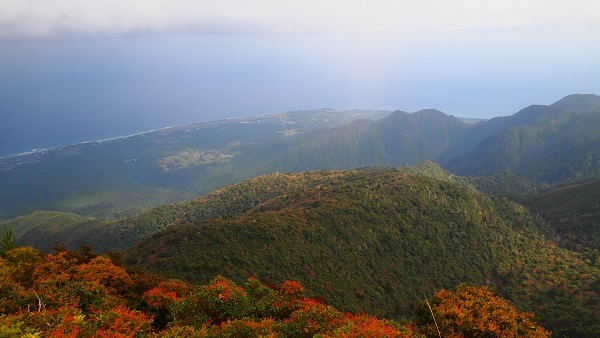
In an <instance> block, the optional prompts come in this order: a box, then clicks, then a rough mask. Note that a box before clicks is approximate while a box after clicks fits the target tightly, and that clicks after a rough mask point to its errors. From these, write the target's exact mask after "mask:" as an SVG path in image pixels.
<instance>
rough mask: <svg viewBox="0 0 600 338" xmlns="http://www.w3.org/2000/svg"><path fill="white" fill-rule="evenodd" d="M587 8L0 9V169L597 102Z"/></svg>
mask: <svg viewBox="0 0 600 338" xmlns="http://www.w3.org/2000/svg"><path fill="white" fill-rule="evenodd" d="M599 36H600V1H597V0H587V1H585V0H572V1H564V0H563V1H542V0H537V1H526V0H505V1H482V0H478V1H475V0H470V1H469V0H455V1H442V0H420V1H401V0H396V1H381V0H371V1H364V0H363V1H354V0H346V1H341V0H340V1H337V0H336V1H327V0H319V1H313V0H303V1H296V0H285V1H281V0H277V1H276V0H272V1H248V0H229V1H227V0H219V1H213V0H196V1H192V0H160V1H159V0H135V1H131V0H129V1H127V0H85V1H80V0H62V1H59V0H29V1H24V0H2V1H0V135H2V136H0V156H2V155H5V154H7V153H14V152H15V151H24V150H27V149H30V148H36V147H48V146H56V145H61V144H63V143H65V142H66V143H72V142H74V141H77V142H79V141H81V140H90V139H96V138H101V137H109V136H116V135H121V134H124V133H125V134H127V133H132V132H139V131H144V130H147V129H154V128H159V127H162V126H167V125H174V124H181V123H188V122H195V121H207V120H213V119H217V118H222V117H234V116H248V115H259V114H271V113H277V112H285V111H292V110H299V109H314V108H322V107H333V108H372V109H390V110H394V109H401V110H405V111H416V110H419V109H424V108H437V109H440V110H442V111H444V112H446V113H448V114H452V115H456V116H465V117H484V118H489V117H492V116H498V115H510V114H513V113H515V112H516V111H517V110H519V109H521V108H524V107H525V106H527V105H529V104H534V103H540V104H550V103H552V102H554V101H557V100H558V99H560V98H561V97H563V96H565V95H568V94H572V93H595V94H600V62H599V61H598V60H600V43H598V37H599Z"/></svg>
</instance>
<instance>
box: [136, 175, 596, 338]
mask: <svg viewBox="0 0 600 338" xmlns="http://www.w3.org/2000/svg"><path fill="white" fill-rule="evenodd" d="M234 187H235V186H234ZM281 188H283V190H284V192H283V193H274V192H275V191H280V189H281ZM224 191H227V192H228V193H233V192H235V191H236V195H234V196H235V197H234V196H231V195H230V197H229V198H228V199H227V201H229V205H230V206H232V210H234V212H233V213H229V212H228V211H227V210H228V208H227V207H225V208H223V205H219V208H221V209H220V210H221V211H217V212H215V213H214V214H212V216H216V218H213V219H206V220H204V221H197V222H194V223H192V224H184V225H181V226H171V227H168V228H167V229H166V230H164V231H162V232H159V233H157V234H155V235H154V236H152V237H150V238H149V239H147V240H144V241H142V242H140V243H138V244H136V245H135V246H134V247H133V248H132V249H131V250H129V251H128V252H127V254H126V257H127V261H128V262H129V263H131V264H136V265H139V266H142V267H145V268H148V269H150V270H153V271H157V272H161V273H164V274H167V275H169V276H173V277H175V276H177V277H179V278H184V279H186V280H188V281H193V282H198V283H203V282H205V281H210V280H211V279H212V278H213V277H214V276H215V275H217V274H220V275H223V276H225V277H227V278H231V279H233V280H234V281H237V282H240V283H241V282H243V281H244V280H246V279H247V278H248V277H249V276H256V277H258V278H260V279H263V280H269V281H271V282H273V283H281V281H283V280H285V279H288V278H289V279H294V280H298V281H299V282H301V283H302V284H303V285H305V286H306V288H307V289H308V291H309V292H310V293H312V294H314V295H321V296H323V297H325V298H326V299H327V300H328V301H329V302H330V303H331V304H332V305H334V306H336V307H340V308H342V309H344V310H350V311H365V312H367V313H370V314H375V315H379V316H386V317H396V316H409V315H410V314H411V311H412V310H413V309H412V308H411V307H410V305H408V304H415V301H416V300H418V299H419V298H422V296H424V295H429V294H431V293H432V292H433V291H434V290H436V289H438V288H442V287H444V288H454V287H455V286H456V285H458V284H460V283H468V284H475V285H488V286H490V287H491V288H492V289H493V290H495V291H496V292H498V293H499V294H500V295H501V296H503V297H506V298H508V299H510V300H511V301H512V302H514V303H515V304H517V305H518V306H520V307H522V308H524V309H527V310H531V311H535V312H536V314H538V315H539V316H540V323H542V324H543V325H544V326H546V327H548V328H549V329H551V330H553V331H555V332H556V333H559V335H558V336H561V335H560V334H563V333H569V334H572V335H573V336H580V337H593V336H597V335H598V334H600V327H599V326H598V323H599V322H600V321H599V319H600V318H599V317H598V311H599V310H600V308H599V306H600V302H599V301H600V296H599V295H598V292H599V291H600V288H599V287H600V285H599V284H598V282H597V281H596V276H598V275H599V271H598V270H597V268H595V267H593V266H590V265H589V264H587V263H586V262H585V261H584V260H583V259H582V258H581V257H580V256H579V255H578V254H576V253H573V252H571V251H568V250H565V249H562V248H559V247H557V246H555V245H554V244H553V243H552V242H551V241H549V238H553V237H554V234H553V232H551V231H549V230H548V231H544V233H542V232H540V231H541V230H540V229H544V228H545V227H544V226H543V224H542V223H540V222H541V221H540V220H539V219H538V218H536V217H535V216H534V215H532V214H530V213H529V212H527V211H526V210H525V209H524V208H523V207H522V206H520V205H518V204H515V203H512V202H509V201H508V200H506V199H503V198H494V197H490V196H488V195H484V194H480V193H477V192H474V191H470V190H468V189H465V188H462V187H460V186H458V185H456V184H453V183H448V182H443V181H439V180H435V179H432V178H428V177H424V176H420V175H413V174H408V173H405V172H402V171H398V170H359V171H318V172H305V173H299V174H279V175H268V176H262V177H258V178H255V179H253V180H250V181H248V182H246V183H245V185H244V189H242V188H241V187H237V188H233V187H230V188H228V189H225V190H224ZM237 193H239V195H237ZM256 196H258V197H256ZM232 197H233V198H232ZM247 198H249V199H250V200H249V201H250V202H244V201H245V200H246V199H247ZM197 203H198V205H200V204H201V203H200V202H199V201H198V202H197ZM251 205H254V206H253V207H250V208H248V207H249V206H251ZM209 209H210V208H207V209H206V210H209ZM204 212H206V211H204ZM207 218H208V217H207Z"/></svg>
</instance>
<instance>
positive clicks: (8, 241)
mask: <svg viewBox="0 0 600 338" xmlns="http://www.w3.org/2000/svg"><path fill="white" fill-rule="evenodd" d="M16 240H17V238H16V237H15V235H13V231H12V228H8V229H4V233H3V234H2V240H1V241H0V247H2V248H1V249H0V255H1V256H2V257H4V256H5V255H6V253H7V252H8V251H10V250H12V249H14V248H16V247H17V246H16V244H15V242H16Z"/></svg>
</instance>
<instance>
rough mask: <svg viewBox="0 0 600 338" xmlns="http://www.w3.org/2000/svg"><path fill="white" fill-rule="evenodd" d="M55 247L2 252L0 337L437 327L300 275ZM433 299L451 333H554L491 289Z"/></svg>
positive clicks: (359, 332)
mask: <svg viewBox="0 0 600 338" xmlns="http://www.w3.org/2000/svg"><path fill="white" fill-rule="evenodd" d="M56 249H57V250H56V251H57V252H56V253H54V254H46V255H44V254H42V253H41V252H39V251H37V250H35V249H33V248H31V247H29V248H16V249H12V250H10V251H8V252H7V253H6V255H5V257H4V258H0V310H1V313H0V337H344V338H350V337H375V338H377V337H381V338H383V337H405V338H408V337H423V336H422V335H421V334H425V335H427V336H433V337H435V336H436V335H435V334H432V332H433V331H432V329H431V328H432V327H431V323H430V322H428V321H427V318H426V316H424V317H421V318H420V319H421V321H420V322H419V323H418V324H419V325H422V328H419V327H416V329H415V331H417V332H418V331H421V332H420V333H415V331H413V324H411V325H403V324H400V323H398V322H396V321H394V320H387V319H377V318H375V317H372V316H369V315H365V314H350V313H344V312H341V311H339V310H337V309H335V308H333V307H332V306H329V305H327V304H323V303H321V302H318V301H316V300H314V299H311V298H308V297H306V296H304V289H303V287H302V285H300V284H298V283H296V282H294V281H285V282H283V283H282V284H281V285H266V284H265V283H263V282H261V281H259V280H258V279H256V278H249V279H248V281H247V282H246V283H245V284H244V285H243V286H242V285H237V284H236V283H234V282H233V281H231V280H229V279H227V278H224V277H216V278H215V279H213V281H212V282H211V283H209V284H207V285H202V286H198V285H190V284H187V283H184V282H182V281H180V280H167V279H163V278H160V277H158V276H155V275H149V274H145V273H142V272H139V271H138V272H134V271H128V270H126V269H125V268H123V267H120V266H117V265H115V264H114V263H113V262H112V261H111V259H109V258H107V257H105V256H98V255H95V254H93V253H91V251H90V250H89V248H88V249H86V250H83V249H82V251H67V250H65V249H64V248H61V247H57V248H56ZM432 303H433V306H434V309H435V310H434V311H435V314H436V318H437V320H438V321H439V322H440V323H441V327H442V330H444V336H445V337H471V336H473V337H475V336H482V337H483V336H485V337H488V336H489V337H496V336H498V337H500V336H502V337H516V336H528V337H546V336H547V333H546V332H545V330H543V329H542V328H541V327H536V326H535V323H534V322H533V321H532V320H531V315H529V314H521V313H519V312H518V311H516V310H515V309H514V308H511V307H510V306H509V305H507V303H506V302H505V301H503V300H502V299H499V298H497V297H494V296H492V295H491V294H490V292H489V291H487V289H479V288H472V287H463V288H459V290H458V291H457V293H456V294H454V293H451V292H448V291H443V290H442V291H440V292H439V293H437V294H436V298H435V299H434V300H432ZM475 315H476V316H475ZM484 315H485V316H487V317H486V320H482V316H484ZM475 317H478V318H477V319H476V318H475ZM424 318H425V319H424ZM469 330H470V331H469ZM473 330H476V331H477V332H481V333H485V334H483V335H478V334H474V332H475V331H473ZM491 334H496V335H491Z"/></svg>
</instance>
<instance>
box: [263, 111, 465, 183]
mask: <svg viewBox="0 0 600 338" xmlns="http://www.w3.org/2000/svg"><path fill="white" fill-rule="evenodd" d="M471 127H472V125H470V124H468V123H465V122H462V121H460V120H459V119H457V118H455V117H453V116H448V115H445V114H444V113H442V112H440V111H437V110H433V109H430V110H422V111H418V112H416V113H412V114H410V113H405V112H402V111H396V112H394V113H393V114H391V115H390V116H388V117H386V118H383V119H381V120H379V121H375V122H373V121H368V120H359V121H355V122H353V123H350V124H348V125H345V126H342V127H338V128H335V129H332V130H321V131H318V132H313V133H311V134H309V135H307V136H305V137H302V138H301V139H300V140H299V141H298V142H297V143H295V144H294V145H292V146H291V147H290V148H289V149H288V150H287V151H286V152H285V153H284V154H282V155H281V156H280V157H277V158H275V159H274V160H273V167H274V168H278V170H280V171H304V170H311V169H352V168H359V167H371V166H379V167H393V166H399V165H413V164H417V163H420V162H423V161H427V160H434V159H435V158H436V157H437V156H438V155H440V154H441V153H443V152H444V151H447V149H448V148H452V147H453V146H455V145H456V144H458V143H459V142H461V141H462V138H463V136H464V135H465V132H466V130H468V129H469V128H471Z"/></svg>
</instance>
